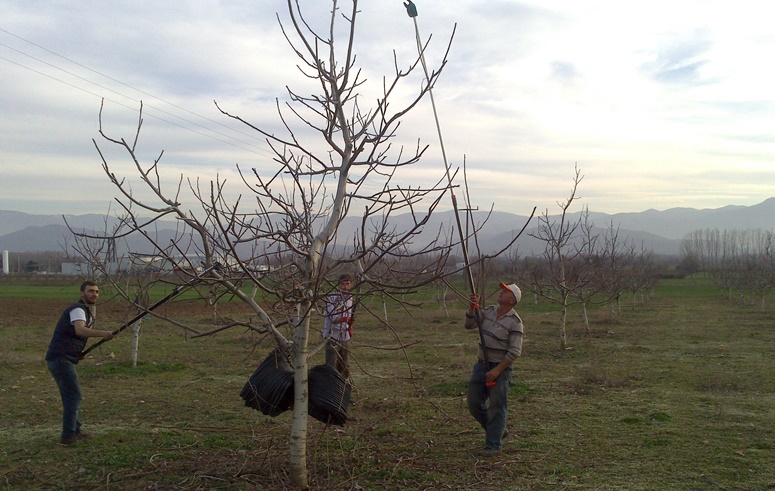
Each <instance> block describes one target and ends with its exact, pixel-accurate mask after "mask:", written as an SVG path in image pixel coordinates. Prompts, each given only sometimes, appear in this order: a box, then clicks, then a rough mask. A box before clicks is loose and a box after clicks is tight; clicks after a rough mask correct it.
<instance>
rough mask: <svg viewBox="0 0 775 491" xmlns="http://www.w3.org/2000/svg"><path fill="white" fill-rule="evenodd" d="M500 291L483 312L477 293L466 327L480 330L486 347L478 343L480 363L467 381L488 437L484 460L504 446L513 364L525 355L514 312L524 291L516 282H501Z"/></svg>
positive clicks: (473, 408) (471, 402)
mask: <svg viewBox="0 0 775 491" xmlns="http://www.w3.org/2000/svg"><path fill="white" fill-rule="evenodd" d="M500 288H501V290H500V293H499V295H498V305H491V306H489V307H487V308H484V309H481V310H480V309H479V297H478V295H476V294H474V295H471V308H470V309H469V310H468V312H466V322H465V328H466V329H476V328H477V327H478V328H479V329H481V330H482V335H481V339H483V340H484V343H485V346H482V345H481V342H480V343H479V360H478V361H477V362H476V364H475V365H474V369H473V372H472V373H471V379H470V380H469V381H468V410H469V411H470V412H471V415H472V416H473V417H474V418H475V419H476V420H477V421H478V422H479V424H480V425H482V428H484V431H485V434H486V440H485V444H486V446H485V448H484V449H482V450H480V451H478V452H477V455H479V456H481V457H491V456H494V455H497V454H499V453H500V451H501V448H502V447H503V438H504V437H505V436H506V435H507V434H508V431H506V415H507V414H508V395H509V388H510V387H511V372H512V367H511V365H512V363H513V362H514V360H516V359H517V357H519V355H520V354H521V353H522V334H523V332H524V327H523V325H522V319H520V318H519V314H517V312H516V311H515V310H514V307H515V306H516V305H517V303H518V302H519V300H520V298H522V292H521V291H520V289H519V287H518V286H517V285H515V284H514V283H511V284H508V285H507V284H504V283H501V284H500ZM477 316H478V320H477ZM488 400H489V403H488Z"/></svg>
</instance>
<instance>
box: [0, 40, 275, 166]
mask: <svg viewBox="0 0 775 491" xmlns="http://www.w3.org/2000/svg"><path fill="white" fill-rule="evenodd" d="M0 31H2V32H4V33H6V34H8V35H10V36H13V37H15V38H17V39H19V40H21V41H24V42H25V43H28V44H30V45H32V46H35V47H36V48H39V49H41V50H43V51H46V52H48V53H51V54H52V55H54V56H57V57H59V58H62V59H63V60H66V61H68V62H69V63H72V64H74V65H77V66H79V67H81V68H84V69H86V70H88V71H90V72H92V73H95V74H97V75H100V76H102V77H104V78H107V79H108V80H111V81H113V82H116V83H118V84H120V85H123V86H125V87H127V88H130V89H132V90H134V91H136V92H139V93H141V94H144V95H147V96H149V97H153V98H154V99H156V100H159V101H161V102H163V103H165V104H168V105H170V106H172V107H175V108H177V109H180V110H182V111H185V112H187V113H189V114H192V115H194V116H196V117H198V118H201V119H204V120H206V121H209V122H211V123H213V124H217V125H219V126H222V127H224V128H226V129H228V130H229V131H234V132H235V133H238V134H241V135H244V136H247V137H249V138H253V139H256V140H259V141H262V140H261V139H260V138H258V137H256V136H255V135H252V134H250V133H246V132H242V131H239V130H236V129H234V128H231V127H229V126H227V125H225V124H223V123H221V122H219V121H216V120H214V119H211V118H208V117H206V116H202V115H200V114H197V113H195V112H193V111H191V110H188V109H186V108H184V107H181V106H179V105H177V104H174V103H172V102H169V101H166V100H164V99H162V98H160V97H157V96H154V95H153V94H150V93H148V92H145V91H143V90H140V89H137V88H135V87H132V86H131V85H129V84H126V83H124V82H122V81H120V80H117V79H115V78H113V77H110V76H108V75H105V74H103V73H101V72H99V71H97V70H94V69H92V68H89V67H88V66H86V65H83V64H81V63H78V62H76V61H74V60H71V59H69V58H67V57H65V56H62V55H60V54H58V53H56V52H54V51H52V50H50V49H48V48H45V47H43V46H40V45H38V44H36V43H34V42H32V41H29V40H27V39H24V38H23V37H21V36H18V35H16V34H14V33H12V32H10V31H8V30H6V29H3V28H1V27H0ZM0 46H3V47H5V48H7V49H10V50H12V51H15V52H17V53H19V54H21V55H23V56H26V57H28V58H31V59H33V60H35V61H38V62H40V63H43V64H45V65H47V66H49V67H51V68H54V69H56V70H59V71H61V72H64V73H66V74H68V75H70V76H72V77H75V78H77V79H80V80H83V81H84V82H87V83H90V84H92V85H95V86H97V87H99V88H101V89H104V90H107V91H110V92H112V93H114V94H116V95H119V96H121V97H125V98H127V99H129V100H132V101H134V102H137V103H140V102H141V101H140V100H138V99H136V98H134V97H132V96H129V95H126V94H123V93H121V92H118V91H116V90H113V89H111V88H109V87H106V86H103V85H100V84H99V83H97V82H94V81H92V80H89V79H87V78H84V77H82V76H80V75H77V74H75V73H72V72H70V71H68V70H66V69H64V68H61V67H58V66H56V65H54V64H52V63H49V62H47V61H45V60H42V59H40V58H37V57H35V56H33V55H31V54H29V53H26V52H24V51H21V50H18V49H16V48H13V47H11V46H8V45H7V44H4V43H0ZM0 59H2V60H4V61H7V62H9V63H12V64H14V65H17V66H19V67H21V68H25V69H27V70H30V71H32V72H34V73H37V74H39V75H42V76H45V77H47V78H50V79H52V80H54V81H56V82H59V83H62V84H65V85H68V86H70V87H73V88H75V89H78V90H81V91H83V92H86V93H88V94H91V95H94V96H97V97H101V98H103V99H106V100H109V101H111V102H113V103H115V104H118V105H120V106H123V107H126V108H128V109H131V110H134V111H137V108H133V107H130V106H128V105H126V104H123V103H121V102H118V101H115V100H112V99H110V98H107V97H105V96H103V95H100V94H97V93H95V92H92V91H90V90H87V89H85V88H83V87H79V86H77V85H74V84H72V83H69V82H66V81H64V80H61V79H58V78H56V77H54V76H52V75H49V74H46V73H44V72H41V71H39V70H36V69H34V68H31V67H28V66H26V65H23V64H21V63H18V62H15V61H12V60H9V59H7V58H5V57H2V56H0ZM144 106H146V107H148V108H151V109H154V110H156V111H158V112H161V113H163V114H166V115H168V116H171V117H173V118H177V119H179V120H181V121H184V122H186V123H188V124H191V125H194V126H198V127H200V128H202V129H204V130H206V131H210V132H212V133H215V134H216V135H220V136H222V137H224V138H229V139H231V140H234V141H236V142H238V143H240V144H242V145H247V146H249V147H253V148H254V149H255V150H251V149H249V148H244V147H242V146H240V145H238V144H235V143H232V142H228V141H224V140H222V139H220V138H217V137H215V136H212V135H209V134H206V133H202V132H201V131H196V130H194V129H192V128H189V127H186V126H184V125H181V124H178V123H175V122H173V121H169V120H167V119H164V118H162V117H159V116H156V115H153V114H152V113H146V114H148V115H149V116H150V117H153V118H155V119H158V120H160V121H163V122H165V123H168V124H172V125H174V126H177V127H179V128H182V129H185V130H188V131H191V132H193V133H195V134H198V135H201V136H204V137H207V138H211V139H213V140H216V141H219V142H221V143H225V144H227V145H231V146H234V147H237V148H240V149H241V150H245V151H249V152H252V153H255V154H258V155H264V156H272V154H271V153H270V152H269V151H267V150H266V149H264V148H262V147H259V146H257V145H254V144H252V143H249V142H245V141H242V140H240V139H239V138H235V137H233V136H231V135H228V134H226V133H223V132H220V131H217V130H215V129H212V128H209V127H207V126H204V125H202V124H199V123H197V122H194V121H190V120H188V119H186V118H183V117H181V116H178V115H176V114H173V113H171V112H168V111H165V110H164V109H161V108H159V107H155V106H153V105H150V104H144Z"/></svg>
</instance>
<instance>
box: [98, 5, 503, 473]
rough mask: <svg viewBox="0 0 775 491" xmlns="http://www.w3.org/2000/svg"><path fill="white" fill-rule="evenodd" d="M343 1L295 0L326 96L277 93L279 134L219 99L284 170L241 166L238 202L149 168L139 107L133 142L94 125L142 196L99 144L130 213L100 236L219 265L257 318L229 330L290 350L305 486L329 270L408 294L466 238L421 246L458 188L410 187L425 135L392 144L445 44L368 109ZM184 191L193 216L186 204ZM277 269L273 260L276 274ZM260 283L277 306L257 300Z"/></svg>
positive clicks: (303, 51) (352, 22) (298, 34)
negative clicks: (318, 10) (167, 227)
mask: <svg viewBox="0 0 775 491" xmlns="http://www.w3.org/2000/svg"><path fill="white" fill-rule="evenodd" d="M340 3H341V2H338V1H337V0H332V2H331V4H332V9H331V16H330V18H328V19H327V20H326V21H325V23H324V24H323V25H317V26H316V22H320V20H319V19H310V18H306V17H305V16H304V15H303V13H302V11H301V7H300V5H299V3H297V2H293V1H292V0H288V3H287V6H288V13H289V21H288V22H287V23H286V24H283V23H282V22H281V27H282V28H283V33H284V36H285V39H286V40H287V42H288V44H289V45H290V46H291V48H292V50H293V52H294V54H295V55H296V57H297V62H298V68H299V70H300V71H301V73H302V74H303V76H304V77H306V78H307V79H308V80H312V81H314V82H315V83H316V84H317V86H318V91H317V93H315V94H312V95H302V94H300V93H298V92H295V91H293V90H292V89H290V88H289V89H288V94H287V101H285V102H283V103H281V102H280V101H279V100H278V102H277V113H278V116H279V118H280V121H281V122H282V128H283V131H282V132H276V131H270V130H267V129H264V128H261V127H259V126H255V125H253V124H251V123H249V122H248V121H246V120H244V119H243V118H241V117H240V116H238V115H236V114H233V113H232V112H229V111H227V110H226V109H222V108H220V107H219V110H221V112H222V113H223V114H224V115H226V116H228V117H230V118H233V119H235V120H237V121H240V122H242V123H244V124H245V125H247V126H248V127H250V128H252V129H253V130H255V131H256V132H258V133H259V134H260V135H262V136H263V137H264V138H265V140H266V142H267V144H268V145H269V147H270V148H271V151H272V152H273V154H274V162H275V163H276V165H277V167H276V168H275V169H274V170H273V171H271V172H270V173H267V172H266V171H263V170H260V169H258V168H253V169H250V170H249V171H246V170H244V169H242V168H240V167H239V166H238V169H239V174H240V177H241V180H242V182H243V183H244V185H245V189H246V191H245V193H246V195H240V196H239V197H237V198H236V199H230V198H229V193H228V188H227V183H226V182H225V181H224V180H223V179H221V178H220V177H216V178H215V179H214V180H213V181H211V182H210V183H209V185H207V186H203V185H202V184H201V183H200V182H199V181H196V180H188V179H185V178H184V177H183V176H180V177H179V178H178V179H176V180H175V181H174V182H173V183H172V185H170V182H169V181H168V180H166V179H165V178H164V177H163V173H162V172H160V161H161V157H162V155H161V154H160V155H159V157H158V158H157V159H155V160H154V161H153V162H149V163H143V162H142V160H141V158H140V157H139V155H138V151H137V147H136V146H137V141H138V137H139V134H140V129H141V127H142V107H141V113H140V119H139V122H138V125H137V130H136V134H135V137H134V140H130V141H127V140H125V139H122V138H114V137H111V136H108V134H107V133H106V131H104V129H103V126H102V110H101V111H100V130H99V131H100V135H101V136H102V137H103V138H104V140H106V141H107V142H109V143H111V144H113V145H116V146H118V147H120V148H121V149H123V151H124V152H125V154H126V155H127V156H128V157H129V159H130V160H131V163H132V165H133V167H134V169H135V173H136V179H137V182H139V184H140V187H143V188H144V190H145V192H143V193H139V192H137V189H136V188H133V187H132V185H131V183H130V181H129V180H128V179H126V178H124V177H119V176H117V175H116V174H115V173H114V171H113V169H112V166H111V164H109V162H108V159H107V157H106V155H105V153H104V152H103V151H102V148H101V146H100V145H99V144H98V143H97V142H96V141H95V146H96V148H97V150H98V152H99V154H100V157H101V159H102V166H103V169H104V171H105V173H106V174H107V176H108V177H109V179H110V180H111V182H112V183H113V184H114V185H115V186H116V188H117V190H118V192H119V198H117V201H118V203H119V204H120V206H121V209H122V214H121V216H120V217H119V221H118V223H119V226H118V227H117V228H116V229H113V230H112V231H111V233H110V234H106V235H105V237H103V238H104V239H105V240H110V239H113V238H115V237H122V236H125V235H127V234H131V233H134V234H142V235H143V236H145V238H146V239H147V241H148V243H150V244H151V245H152V246H153V249H154V252H155V254H156V255H157V256H158V257H160V258H163V259H164V260H166V261H168V262H169V263H170V264H172V265H173V267H174V268H176V269H178V270H181V271H195V268H196V267H197V266H198V265H199V263H203V264H204V265H205V266H207V267H210V266H211V265H213V264H214V263H216V262H218V263H221V264H223V265H224V267H223V268H222V269H219V270H217V271H215V272H213V273H212V274H211V276H210V277H208V278H206V280H207V281H208V282H215V283H217V284H219V285H220V286H221V287H223V288H225V289H226V290H227V291H228V292H229V294H230V295H233V296H234V297H236V298H237V299H239V300H241V301H242V302H244V303H245V304H246V305H247V306H249V307H250V309H251V310H252V312H253V314H254V315H255V316H256V318H257V321H245V322H239V323H233V322H232V323H226V324H225V325H224V326H223V327H222V328H226V327H229V326H231V325H241V326H245V327H247V328H249V329H254V330H256V331H259V332H263V333H267V334H269V335H271V336H272V337H273V338H274V340H275V341H276V343H277V345H278V347H279V348H280V349H281V350H282V351H283V352H285V353H287V354H288V355H289V358H290V359H291V364H292V367H293V370H294V404H293V425H292V429H291V435H290V478H291V481H292V483H293V484H294V485H295V486H298V487H306V486H307V483H308V475H307V466H306V450H307V447H306V442H307V427H308V413H307V407H308V389H307V383H308V378H307V374H308V362H309V358H310V353H312V352H314V351H315V350H314V349H310V347H309V344H310V341H311V340H310V331H311V324H310V323H311V320H312V319H313V316H314V315H315V314H316V313H317V312H319V311H320V310H321V305H322V303H323V302H324V299H325V298H326V297H327V296H328V294H329V293H330V292H331V291H332V290H333V288H334V285H333V284H332V283H331V281H330V278H332V277H333V275H335V274H338V273H339V272H342V271H348V272H351V273H354V272H356V271H357V273H358V275H359V276H358V277H359V281H358V284H357V285H356V286H355V288H356V289H357V291H358V295H362V296H366V295H386V296H390V297H393V298H394V299H399V298H400V297H401V293H402V292H406V291H411V290H412V289H414V288H417V287H418V286H421V285H425V284H429V283H432V282H433V281H435V280H438V279H439V278H441V277H443V276H444V275H445V274H448V273H447V271H449V270H448V269H446V270H445V268H444V266H445V264H447V258H448V256H449V253H450V251H451V249H452V248H453V247H456V246H457V245H459V244H454V243H451V242H450V241H448V240H446V239H445V238H444V237H442V236H439V235H437V236H436V238H435V239H433V240H426V241H425V242H422V243H420V241H419V234H420V232H421V231H422V230H423V227H424V226H425V225H426V223H427V222H428V220H429V218H430V216H431V214H432V213H433V212H434V210H435V209H436V207H437V205H438V204H439V203H440V201H441V199H442V197H443V196H444V195H445V193H446V192H447V191H448V190H449V187H450V186H451V185H452V184H451V182H445V179H444V177H443V174H442V172H441V169H440V174H439V179H438V181H436V182H431V183H428V184H427V185H424V186H423V185H416V184H415V185H403V184H401V181H400V180H399V177H400V176H401V175H402V172H403V170H405V169H407V170H408V169H409V168H410V166H412V165H413V164H415V163H417V162H418V161H419V160H420V158H421V157H422V156H423V153H424V152H425V150H426V148H427V147H423V146H421V145H420V144H419V143H417V144H416V146H413V148H412V149H411V150H407V149H406V148H404V147H403V146H400V145H394V144H393V142H394V141H396V139H397V133H396V130H397V128H398V126H399V123H400V121H401V119H402V118H403V117H404V116H405V115H406V114H407V113H408V112H409V111H410V110H412V109H413V108H415V107H416V106H417V104H418V102H420V101H421V100H422V99H423V97H424V96H425V95H426V94H427V93H428V92H429V90H430V89H431V88H432V87H433V85H434V84H435V83H436V81H437V80H438V77H439V75H440V73H441V70H442V68H443V67H444V65H445V64H446V53H445V54H444V56H443V57H442V61H441V62H440V65H439V67H438V68H437V69H436V70H434V71H432V72H430V74H427V75H426V76H425V77H424V81H423V83H422V84H420V85H419V87H418V88H417V89H416V91H415V93H414V94H413V95H411V96H410V97H409V98H408V99H406V98H405V99H403V100H401V97H402V96H401V95H400V94H399V90H398V87H399V86H400V85H402V84H401V83H402V82H404V81H405V80H407V79H408V77H410V76H411V75H412V74H413V73H414V72H415V69H416V68H417V66H418V63H419V62H420V57H419V56H418V57H417V58H415V59H413V60H412V61H411V62H410V63H409V64H408V65H407V66H406V67H404V68H400V67H399V65H400V64H399V62H398V60H395V63H394V66H395V71H394V73H392V75H391V76H389V77H385V78H384V79H383V80H382V82H381V84H380V85H379V87H380V89H379V95H378V96H377V97H376V100H375V101H374V102H373V106H372V107H371V108H367V106H366V102H367V101H365V100H364V99H365V97H364V96H363V94H365V93H369V90H370V89H373V88H372V87H369V86H367V80H365V79H363V78H362V72H361V71H360V70H359V69H358V67H357V65H356V63H355V62H356V58H355V39H356V32H357V29H356V27H357V20H358V15H359V2H358V1H357V0H352V1H350V2H349V8H348V10H347V12H346V13H340V7H339V4H340ZM451 41H452V39H451V38H450V39H449V42H450V43H451ZM425 49H427V45H426V46H424V47H423V50H425ZM448 49H449V44H448V45H447V50H448ZM404 97H405V96H404ZM406 182H412V180H411V179H407V180H406ZM185 198H189V199H191V200H192V201H193V203H194V204H195V205H196V207H197V209H198V211H194V210H195V209H194V208H191V207H190V205H185V204H184V199H185ZM356 206H357V207H358V208H359V209H361V210H363V211H362V212H361V217H360V226H359V227H358V230H357V232H355V233H354V234H352V235H351V236H346V237H344V236H342V235H341V234H338V231H339V226H340V224H341V222H342V220H343V219H344V218H345V216H347V215H348V213H350V212H351V210H353V209H354V207H356ZM397 213H402V214H404V215H408V216H409V217H410V218H411V224H410V225H409V226H407V227H405V228H398V227H396V226H395V225H393V224H392V222H391V216H395V215H396V214H397ZM147 215H150V217H148V216H147ZM143 217H144V218H143ZM165 218H174V219H175V220H177V222H178V223H179V224H180V228H179V229H178V232H177V233H175V234H174V236H172V237H171V238H168V239H165V240H164V241H162V240H161V239H160V238H159V236H158V235H157V234H155V233H154V232H153V224H154V223H155V222H156V221H159V220H162V219H165ZM515 240H516V238H515ZM512 243H513V242H512ZM510 245H511V244H509V246H510ZM410 246H411V247H410ZM268 265H272V267H271V271H270V272H269V273H268V274H267V273H266V267H265V266H268ZM259 292H261V293H262V298H263V297H271V298H274V299H275V301H274V302H272V303H271V304H268V305H267V304H265V303H263V302H261V301H259V300H258V299H257V298H258V296H257V293H259Z"/></svg>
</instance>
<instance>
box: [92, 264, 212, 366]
mask: <svg viewBox="0 0 775 491" xmlns="http://www.w3.org/2000/svg"><path fill="white" fill-rule="evenodd" d="M220 268H221V265H220V264H219V263H214V264H213V265H212V266H210V267H209V268H207V269H205V270H204V271H202V274H200V275H198V276H195V277H194V278H191V279H190V280H188V281H187V282H185V283H183V284H181V285H178V286H176V287H175V289H173V290H172V291H171V292H169V293H168V294H167V295H166V296H165V297H164V298H162V299H161V300H159V301H157V302H156V303H154V304H153V305H151V306H150V307H148V308H146V309H143V310H142V312H140V313H139V314H137V315H136V316H134V317H132V318H131V319H130V320H128V321H127V322H125V323H124V324H123V325H122V326H121V327H119V328H118V329H116V330H114V331H112V332H111V334H113V335H114V336H115V335H116V334H118V333H120V332H121V331H123V330H124V329H126V328H127V327H129V326H131V325H132V324H134V323H135V322H137V321H138V320H140V319H141V318H142V317H143V316H145V314H147V313H149V312H152V311H153V310H155V309H156V307H158V306H159V305H161V304H163V303H165V302H167V301H168V300H170V299H171V298H172V297H175V296H177V295H178V294H179V293H180V292H182V291H183V290H185V289H186V288H189V287H191V286H193V285H195V284H196V283H199V282H200V281H202V277H203V276H205V275H206V274H208V273H209V272H210V271H213V270H216V271H217V270H219V269H220ZM105 342H107V339H100V340H99V341H97V342H96V343H94V344H93V345H91V346H89V348H87V349H85V350H84V351H83V352H82V353H81V359H83V358H85V357H86V355H88V354H89V353H90V352H91V351H92V350H93V349H94V348H96V347H97V346H100V345H102V343H105Z"/></svg>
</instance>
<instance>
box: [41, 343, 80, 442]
mask: <svg viewBox="0 0 775 491" xmlns="http://www.w3.org/2000/svg"><path fill="white" fill-rule="evenodd" d="M46 364H47V365H48V371H49V372H51V375H52V376H53V377H54V380H55V381H56V383H57V387H59V395H61V396H62V438H66V437H71V436H74V435H75V434H77V433H79V432H80V431H81V422H80V421H78V408H79V407H80V405H81V400H82V399H83V397H82V396H81V387H80V386H79V385H78V372H76V371H75V363H73V362H71V361H68V360H66V359H64V358H57V359H54V360H50V361H47V362H46Z"/></svg>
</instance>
